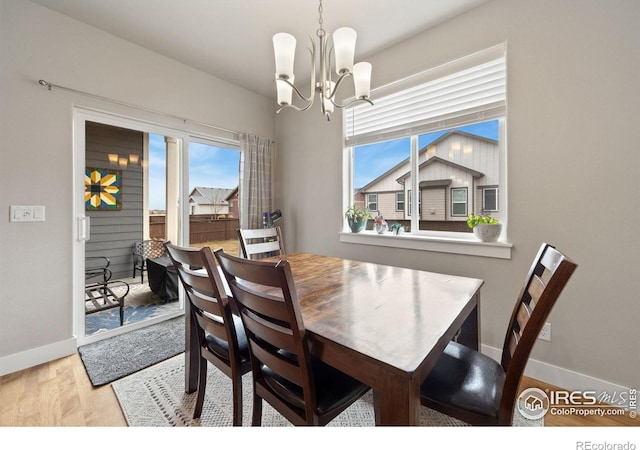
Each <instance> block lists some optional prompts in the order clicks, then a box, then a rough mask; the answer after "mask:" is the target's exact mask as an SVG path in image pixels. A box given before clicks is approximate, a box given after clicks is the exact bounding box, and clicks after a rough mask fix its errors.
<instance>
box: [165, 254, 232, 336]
mask: <svg viewBox="0 0 640 450" xmlns="http://www.w3.org/2000/svg"><path fill="white" fill-rule="evenodd" d="M165 248H166V249H167V253H168V255H169V258H171V261H172V262H173V265H174V266H175V267H176V270H177V272H178V276H179V277H180V281H181V282H182V286H183V287H184V290H185V293H186V295H187V299H188V300H189V303H190V305H191V311H192V314H193V315H194V317H195V319H196V321H197V323H198V325H199V327H200V330H198V331H199V333H198V334H199V336H200V338H201V339H204V332H206V333H208V334H211V335H213V336H215V337H217V338H218V339H222V340H224V341H227V342H228V341H229V340H230V339H236V337H235V329H234V327H233V326H230V324H231V323H232V317H231V306H230V303H229V299H228V297H227V295H226V293H225V290H224V285H223V284H222V278H221V277H220V273H219V272H218V269H217V267H216V264H215V261H214V259H213V253H212V252H211V249H210V248H209V247H203V248H201V249H195V248H185V247H178V246H175V245H172V244H165ZM230 347H231V346H230Z"/></svg>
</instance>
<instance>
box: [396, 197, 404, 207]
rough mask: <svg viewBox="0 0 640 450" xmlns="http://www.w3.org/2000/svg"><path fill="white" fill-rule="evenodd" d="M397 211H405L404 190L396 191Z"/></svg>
mask: <svg viewBox="0 0 640 450" xmlns="http://www.w3.org/2000/svg"><path fill="white" fill-rule="evenodd" d="M396 211H404V192H396Z"/></svg>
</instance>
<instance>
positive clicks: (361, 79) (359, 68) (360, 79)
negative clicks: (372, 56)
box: [353, 62, 371, 98]
mask: <svg viewBox="0 0 640 450" xmlns="http://www.w3.org/2000/svg"><path fill="white" fill-rule="evenodd" d="M353 84H354V86H355V91H356V98H369V96H370V95H371V64H370V63H368V62H359V63H357V64H356V65H354V66H353Z"/></svg>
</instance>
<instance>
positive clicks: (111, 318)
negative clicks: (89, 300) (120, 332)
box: [84, 302, 180, 336]
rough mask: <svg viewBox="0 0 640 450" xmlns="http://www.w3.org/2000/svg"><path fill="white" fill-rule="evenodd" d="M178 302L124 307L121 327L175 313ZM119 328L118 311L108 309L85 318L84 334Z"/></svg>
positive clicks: (88, 334)
mask: <svg viewBox="0 0 640 450" xmlns="http://www.w3.org/2000/svg"><path fill="white" fill-rule="evenodd" d="M179 307H180V306H179V305H178V302H173V303H164V304H162V303H154V304H150V305H144V304H142V305H136V306H125V307H124V319H123V321H122V324H123V325H130V324H132V323H136V322H142V321H143V320H147V319H153V318H154V317H159V316H162V315H164V314H168V313H171V312H175V311H177V310H178V309H179ZM119 327H120V310H119V309H118V308H113V309H108V310H106V311H100V312H97V313H93V314H89V315H88V316H85V320H84V332H85V335H87V336H91V335H92V334H96V333H99V332H101V331H106V330H113V329H116V328H119Z"/></svg>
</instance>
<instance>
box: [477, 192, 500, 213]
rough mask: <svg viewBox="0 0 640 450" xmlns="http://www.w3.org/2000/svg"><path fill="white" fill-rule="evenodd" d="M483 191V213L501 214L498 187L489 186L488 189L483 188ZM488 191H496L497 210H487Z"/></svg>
mask: <svg viewBox="0 0 640 450" xmlns="http://www.w3.org/2000/svg"><path fill="white" fill-rule="evenodd" d="M481 190H482V211H483V212H491V213H496V212H500V189H499V188H498V187H497V186H490V187H489V186H487V187H483V188H481ZM488 191H495V193H496V194H495V200H494V201H495V206H496V207H495V208H487V202H486V198H487V197H486V193H487V192H488Z"/></svg>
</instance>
